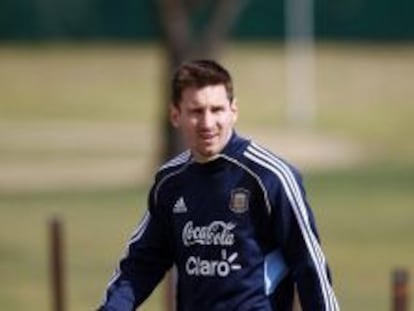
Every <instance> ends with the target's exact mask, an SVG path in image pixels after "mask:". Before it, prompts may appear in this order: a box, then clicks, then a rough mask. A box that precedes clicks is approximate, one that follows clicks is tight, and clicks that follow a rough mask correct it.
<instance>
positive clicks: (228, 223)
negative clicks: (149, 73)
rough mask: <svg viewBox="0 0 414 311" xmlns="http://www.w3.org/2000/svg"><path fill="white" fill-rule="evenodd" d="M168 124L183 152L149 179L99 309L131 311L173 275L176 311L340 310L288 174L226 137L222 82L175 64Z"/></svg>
mask: <svg viewBox="0 0 414 311" xmlns="http://www.w3.org/2000/svg"><path fill="white" fill-rule="evenodd" d="M170 109H171V112H170V113H171V122H172V124H173V125H174V126H175V127H176V128H177V129H178V130H179V131H180V132H181V134H182V136H183V138H184V142H185V144H186V145H187V147H188V151H185V152H184V153H182V154H181V155H179V156H177V157H176V158H174V159H172V160H171V161H169V162H167V163H166V164H164V165H163V166H161V168H160V169H159V171H158V172H157V174H156V177H155V182H154V184H153V186H152V188H151V191H150V193H149V199H148V211H147V212H146V214H145V216H144V217H143V219H142V221H141V222H140V224H139V225H138V227H137V229H136V230H135V232H134V233H133V235H132V237H131V239H130V241H129V243H128V246H127V252H126V254H125V256H124V258H123V259H122V260H121V262H120V265H119V268H118V270H117V271H116V273H115V275H114V276H113V278H112V280H111V281H110V283H109V285H108V289H107V293H106V297H105V301H104V302H103V305H102V307H101V310H105V311H130V310H135V308H136V307H137V306H139V305H140V304H141V303H142V302H143V301H144V300H145V299H146V298H147V297H148V296H149V295H150V293H151V291H152V290H153V289H154V287H155V286H156V285H157V284H158V282H159V281H160V280H161V279H162V277H163V276H164V274H165V272H166V271H167V270H169V269H170V268H171V267H172V266H173V265H175V267H176V269H177V275H178V280H177V310H179V311H184V310H188V311H194V310H198V311H204V310H205V311H222V310H226V311H232V310H239V311H250V310H261V311H268V310H269V311H270V310H277V311H286V310H291V309H292V300H293V289H294V286H296V287H297V289H298V293H299V297H300V302H301V306H302V309H303V310H309V311H318V310H329V311H336V310H339V307H338V304H337V302H336V298H335V295H334V292H333V290H332V287H331V284H330V279H329V275H328V272H327V270H328V269H327V265H326V262H325V258H324V255H323V253H322V250H321V247H320V245H319V239H318V235H317V231H316V227H315V222H314V218H313V215H312V212H311V210H310V208H309V206H308V204H307V202H306V199H305V193H304V188H303V186H302V182H301V178H300V176H299V173H298V172H297V170H296V169H294V168H293V167H292V166H290V165H289V164H287V163H286V162H284V161H282V160H281V159H279V158H278V157H276V156H275V155H273V154H272V153H271V152H269V151H268V150H266V149H264V148H263V147H261V146H258V145H257V144H255V143H253V142H251V141H248V140H246V139H244V138H242V137H240V136H238V135H237V134H236V133H235V132H234V125H235V122H236V120H237V115H238V109H237V103H236V100H235V98H234V97H233V85H232V79H231V76H230V74H229V73H228V72H227V70H226V69H224V68H223V67H222V66H221V65H219V64H217V63H216V62H214V61H210V60H197V61H191V62H187V63H184V64H183V65H181V66H180V67H179V68H178V70H177V71H176V73H175V75H174V77H173V81H172V104H171V108H170Z"/></svg>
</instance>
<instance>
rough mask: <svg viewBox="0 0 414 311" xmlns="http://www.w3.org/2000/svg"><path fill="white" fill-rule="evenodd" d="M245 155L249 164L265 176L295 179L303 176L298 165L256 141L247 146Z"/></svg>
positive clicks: (256, 171) (260, 174)
mask: <svg viewBox="0 0 414 311" xmlns="http://www.w3.org/2000/svg"><path fill="white" fill-rule="evenodd" d="M243 157H244V159H245V161H246V163H247V164H248V166H249V167H250V168H251V169H252V170H253V171H254V172H255V173H257V174H258V175H259V176H262V177H264V178H276V179H281V177H289V178H294V179H295V180H297V179H301V178H302V177H301V173H300V171H299V170H298V169H297V168H296V166H294V165H293V164H291V163H290V162H288V161H287V160H286V159H284V158H282V157H281V156H279V155H277V154H276V153H274V152H273V151H271V150H269V149H268V148H266V147H264V146H262V145H260V144H258V143H256V142H254V141H250V143H249V144H248V146H247V147H246V148H245V150H244V152H243Z"/></svg>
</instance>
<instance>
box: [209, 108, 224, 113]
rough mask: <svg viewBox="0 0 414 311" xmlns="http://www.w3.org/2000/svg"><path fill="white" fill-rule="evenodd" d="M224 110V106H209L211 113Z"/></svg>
mask: <svg viewBox="0 0 414 311" xmlns="http://www.w3.org/2000/svg"><path fill="white" fill-rule="evenodd" d="M222 111H224V107H223V106H215V107H212V108H211V112H212V113H219V112H222Z"/></svg>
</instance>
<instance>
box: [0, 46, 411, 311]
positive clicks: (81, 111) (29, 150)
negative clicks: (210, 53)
mask: <svg viewBox="0 0 414 311" xmlns="http://www.w3.org/2000/svg"><path fill="white" fill-rule="evenodd" d="M221 59H222V60H223V61H224V62H225V63H226V64H227V65H228V67H230V70H231V71H232V72H233V74H234V78H235V82H236V94H237V97H238V99H239V106H240V110H241V116H240V122H239V130H240V131H241V132H243V133H248V134H249V133H253V134H254V135H256V136H257V138H258V139H259V140H263V141H266V142H268V141H269V142H271V146H272V149H274V151H275V152H277V153H278V152H279V151H280V150H278V146H279V139H280V140H281V137H283V134H285V133H291V132H293V133H298V132H299V133H302V132H310V133H312V135H311V137H312V139H315V140H317V141H323V142H328V143H326V144H323V146H325V147H326V145H328V146H327V148H329V146H330V142H332V141H339V142H341V141H346V142H350V144H347V146H348V145H350V147H349V148H354V149H355V150H356V151H357V154H358V157H357V158H356V160H353V161H351V162H349V163H348V162H344V163H345V164H344V163H339V162H338V165H337V166H335V165H332V164H331V165H330V166H329V167H330V169H329V170H328V169H321V165H314V166H312V165H309V166H307V165H306V154H305V155H304V156H303V155H302V157H298V159H305V160H304V162H302V160H300V161H299V162H298V163H296V164H297V166H299V167H300V168H302V166H303V168H305V169H304V175H305V182H306V186H307V190H308V197H309V201H310V203H311V205H312V206H313V209H314V211H315V214H316V217H317V222H318V225H319V229H320V231H321V236H322V240H323V248H324V250H325V252H326V255H327V257H328V260H329V263H330V265H331V268H332V270H333V276H334V283H335V289H336V292H337V296H338V298H339V301H340V304H341V306H342V309H343V310H376V311H377V310H389V309H390V301H391V297H390V294H391V293H390V278H391V271H392V269H394V268H395V267H400V266H402V267H406V268H408V269H409V270H410V271H411V273H413V272H414V264H413V263H414V246H413V242H414V239H413V237H414V209H413V208H414V191H413V190H414V143H413V142H412V138H411V137H410V136H411V134H412V133H413V132H414V123H413V122H412V119H413V116H414V105H413V99H414V88H413V87H412V85H413V74H414V46H412V45H408V46H407V45H400V46H396V45H392V46H385V45H340V44H321V45H319V46H318V49H317V53H316V64H315V65H316V88H317V90H316V91H317V92H316V93H317V102H318V114H317V118H316V120H315V123H314V125H313V126H312V127H311V128H307V129H297V128H292V127H291V126H290V125H289V124H287V122H286V121H285V119H284V117H283V115H284V114H283V113H284V108H285V107H284V103H285V101H286V94H285V82H284V65H285V62H284V60H285V58H284V54H283V49H282V47H281V46H279V45H264V44H263V45H246V44H245V45H242V44H234V45H231V46H230V47H228V48H227V49H226V50H225V51H224V53H223V54H222V56H221ZM164 65H165V60H164V55H163V53H162V51H161V50H160V49H159V48H158V47H156V46H151V45H147V46H138V45H136V46H134V45H131V46H114V45H91V46H88V45H85V46H73V45H58V46H56V45H40V46H19V47H16V46H0V175H1V176H0V273H1V275H2V282H0V309H1V310H8V311H20V310H28V309H30V310H42V311H43V310H47V309H50V288H49V283H48V280H49V274H48V269H49V268H48V235H47V233H48V231H47V230H48V229H47V225H48V222H49V220H50V219H51V217H54V216H59V217H61V218H62V219H64V221H65V228H64V229H65V233H66V246H67V247H66V255H67V257H66V259H67V260H66V264H67V271H66V272H67V294H68V307H69V308H68V309H69V310H92V309H93V308H94V307H95V306H96V305H97V304H98V302H99V300H100V299H101V297H102V294H103V291H104V287H105V284H106V282H107V280H108V279H109V277H110V275H111V273H112V270H113V268H114V267H115V265H116V262H117V260H118V258H119V256H120V255H121V254H122V252H123V247H124V242H125V241H126V239H127V238H128V236H129V234H130V232H131V231H132V230H133V227H134V226H135V224H136V222H137V221H138V220H139V218H140V215H141V214H142V213H143V210H144V208H145V202H146V197H145V196H146V191H147V190H148V187H149V185H150V182H151V178H150V176H151V172H152V171H153V169H154V167H155V165H156V163H157V160H156V154H157V150H159V144H160V143H161V139H157V137H158V136H157V133H158V116H159V115H160V112H161V108H160V107H161V105H160V103H161V101H162V99H163V98H164V90H163V85H164V76H163V74H162V73H163V68H164ZM288 137H292V138H297V137H299V140H298V141H296V142H295V143H296V144H293V147H294V149H295V150H293V153H294V152H295V151H296V152H298V153H306V152H307V149H306V148H305V149H304V151H303V149H301V148H300V147H301V146H302V145H303V146H305V145H306V146H307V145H308V144H310V142H309V141H308V140H307V138H308V137H309V136H307V135H296V134H295V135H292V136H288ZM327 137H329V139H328V140H327V139H326V138H327ZM282 145H283V146H284V147H283V148H287V147H289V146H290V145H284V144H282V142H280V146H282ZM310 146H311V147H309V148H312V146H315V145H313V144H310ZM316 146H319V145H317V144H316ZM283 148H281V149H282V150H281V151H282V153H283V151H285V150H283ZM296 149H297V150H296ZM329 150H330V152H332V154H333V155H332V159H334V161H335V159H336V157H335V156H336V154H335V153H340V152H343V150H342V149H338V150H337V149H335V147H334V146H333V147H332V146H331V147H330V149H329ZM286 154H289V152H286ZM338 159H339V158H338ZM323 160H324V159H323ZM338 161H339V160H338ZM135 162H137V163H138V164H137V165H135ZM125 163H127V164H128V165H125ZM411 287H413V286H411ZM411 293H413V290H412V289H411ZM162 295H163V293H162V291H161V290H159V289H158V290H156V291H155V293H154V294H153V295H152V296H151V297H150V298H149V300H148V302H147V303H146V304H145V306H144V307H143V308H142V309H141V310H144V311H145V310H151V311H157V310H162V308H163V301H162Z"/></svg>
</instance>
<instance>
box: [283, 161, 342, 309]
mask: <svg viewBox="0 0 414 311" xmlns="http://www.w3.org/2000/svg"><path fill="white" fill-rule="evenodd" d="M280 177H281V185H282V186H281V187H280V191H279V194H278V199H277V205H278V207H277V216H276V217H277V219H278V220H277V223H278V229H277V230H279V232H278V233H279V237H281V241H280V242H281V244H282V248H283V254H284V257H285V260H286V262H287V265H288V266H289V269H290V271H291V273H292V276H293V278H294V280H295V283H296V285H297V288H298V292H299V297H300V302H301V306H302V310H304V311H307V310H309V311H319V310H320V311H322V310H325V311H338V310H339V306H338V303H337V300H336V297H335V294H334V292H333V289H332V286H331V280H330V277H329V271H328V266H327V263H326V260H325V256H324V254H323V252H322V249H321V246H320V243H319V237H318V233H317V229H316V225H315V221H314V217H313V215H312V211H311V209H310V208H309V205H308V203H307V201H306V198H305V191H304V188H303V186H302V182H301V178H300V176H299V174H298V173H297V172H294V171H292V170H290V169H289V170H288V169H286V170H284V171H281V175H280Z"/></svg>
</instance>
